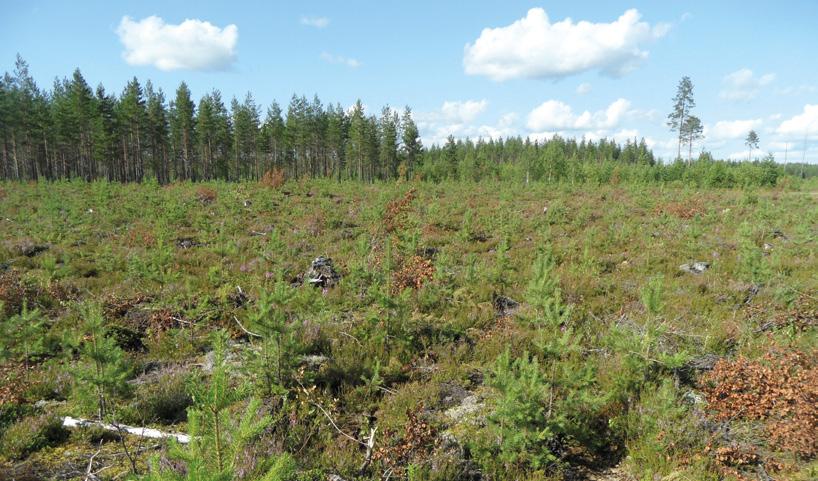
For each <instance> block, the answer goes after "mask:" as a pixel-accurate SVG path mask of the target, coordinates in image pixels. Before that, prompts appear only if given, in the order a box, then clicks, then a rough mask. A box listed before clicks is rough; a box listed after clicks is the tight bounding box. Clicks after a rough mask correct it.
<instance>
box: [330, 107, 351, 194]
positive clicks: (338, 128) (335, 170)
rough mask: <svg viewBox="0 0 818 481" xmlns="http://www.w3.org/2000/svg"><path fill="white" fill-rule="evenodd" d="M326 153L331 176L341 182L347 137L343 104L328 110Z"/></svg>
mask: <svg viewBox="0 0 818 481" xmlns="http://www.w3.org/2000/svg"><path fill="white" fill-rule="evenodd" d="M326 115H327V130H326V153H325V155H326V156H327V161H328V164H329V166H330V169H331V174H332V175H333V176H334V177H335V178H337V179H338V180H341V173H342V172H343V170H344V154H345V149H344V143H345V142H344V141H345V139H346V135H347V118H346V114H345V113H344V109H343V107H341V104H337V105H335V106H334V107H333V106H332V105H330V106H329V107H328V108H327V114H326Z"/></svg>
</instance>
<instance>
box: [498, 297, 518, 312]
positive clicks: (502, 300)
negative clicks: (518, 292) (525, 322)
mask: <svg viewBox="0 0 818 481" xmlns="http://www.w3.org/2000/svg"><path fill="white" fill-rule="evenodd" d="M519 307H520V303H519V302H517V301H515V300H514V299H512V298H510V297H506V296H497V297H495V298H494V310H495V311H496V312H497V316H498V317H505V316H509V315H511V314H514V312H516V311H517V309H519Z"/></svg>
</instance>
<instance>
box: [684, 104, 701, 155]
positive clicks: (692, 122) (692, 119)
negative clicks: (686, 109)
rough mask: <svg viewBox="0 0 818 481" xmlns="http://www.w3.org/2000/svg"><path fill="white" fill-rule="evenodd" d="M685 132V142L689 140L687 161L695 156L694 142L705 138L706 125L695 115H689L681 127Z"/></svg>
mask: <svg viewBox="0 0 818 481" xmlns="http://www.w3.org/2000/svg"><path fill="white" fill-rule="evenodd" d="M681 130H682V131H683V132H684V136H685V142H687V162H688V163H690V162H691V161H692V158H693V143H694V142H696V141H697V140H700V139H702V138H704V126H703V125H702V121H701V120H699V118H698V117H696V116H695V115H689V116H688V117H687V119H685V123H684V125H683V126H682V129H681Z"/></svg>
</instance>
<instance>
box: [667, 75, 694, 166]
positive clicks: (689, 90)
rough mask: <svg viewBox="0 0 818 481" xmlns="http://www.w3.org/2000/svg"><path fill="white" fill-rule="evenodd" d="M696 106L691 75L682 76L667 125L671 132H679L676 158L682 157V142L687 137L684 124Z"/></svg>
mask: <svg viewBox="0 0 818 481" xmlns="http://www.w3.org/2000/svg"><path fill="white" fill-rule="evenodd" d="M695 106H696V101H695V100H694V99H693V82H692V81H691V80H690V77H687V76H685V77H682V80H680V81H679V85H678V86H677V87H676V96H675V97H673V111H671V112H670V114H668V116H667V119H668V121H667V125H668V127H670V131H671V132H678V133H679V135H678V138H679V146H678V151H677V154H676V158H677V159H678V158H681V157H682V142H683V141H684V139H685V132H684V125H685V121H686V120H687V117H688V116H689V115H690V111H691V110H692V109H693V107H695Z"/></svg>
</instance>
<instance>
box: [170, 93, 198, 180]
mask: <svg viewBox="0 0 818 481" xmlns="http://www.w3.org/2000/svg"><path fill="white" fill-rule="evenodd" d="M194 115H195V106H194V104H193V100H191V98H190V89H189V88H188V86H187V84H186V83H185V82H182V83H181V84H179V88H177V89H176V99H175V100H174V101H173V103H171V106H170V135H171V154H172V157H173V165H174V169H173V170H174V177H175V178H176V179H180V180H187V179H191V180H196V177H195V171H194V167H195V149H194V145H195V136H194V133H195V126H196V122H195V119H194Z"/></svg>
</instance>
